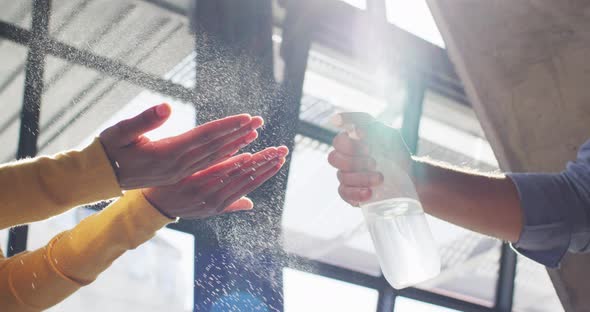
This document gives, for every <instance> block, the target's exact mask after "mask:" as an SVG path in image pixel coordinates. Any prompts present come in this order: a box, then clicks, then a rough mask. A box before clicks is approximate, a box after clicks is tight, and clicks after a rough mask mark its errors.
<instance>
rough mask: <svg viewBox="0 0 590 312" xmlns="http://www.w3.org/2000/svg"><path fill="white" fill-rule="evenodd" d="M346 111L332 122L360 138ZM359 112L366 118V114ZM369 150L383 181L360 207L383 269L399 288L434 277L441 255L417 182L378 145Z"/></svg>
mask: <svg viewBox="0 0 590 312" xmlns="http://www.w3.org/2000/svg"><path fill="white" fill-rule="evenodd" d="M347 114H348V115H349V116H348V117H347V118H346V119H344V118H341V117H340V116H339V115H336V116H335V118H334V119H333V122H334V124H335V125H337V126H339V127H342V128H344V129H346V130H347V132H348V135H349V136H350V137H351V138H353V139H358V137H357V136H356V134H355V132H354V128H355V127H354V125H353V124H344V122H345V121H346V120H354V116H353V117H352V118H351V116H350V114H351V113H347ZM360 114H362V115H359V116H363V118H365V119H364V120H366V114H364V113H360ZM363 118H360V120H363ZM370 151H371V156H372V157H373V158H374V159H375V161H376V163H377V171H379V172H381V173H382V174H383V177H384V182H383V184H381V185H380V186H379V187H374V188H371V190H372V196H371V199H369V200H368V201H366V202H362V203H360V206H361V209H362V211H363V215H364V216H365V222H366V223H367V227H368V229H369V232H370V234H371V239H372V240H373V245H374V246H375V251H376V252H377V258H378V260H379V264H380V266H381V271H382V272H383V275H384V276H385V279H387V281H388V282H389V283H390V284H391V285H392V286H393V287H395V288H396V289H400V288H405V287H408V286H412V285H416V284H418V283H420V282H423V281H426V280H428V279H431V278H433V277H435V276H436V275H438V274H439V272H440V256H439V254H438V250H437V247H436V244H435V242H434V239H433V237H432V233H431V232H430V227H429V226H428V222H427V221H426V216H425V214H424V210H423V209H422V205H421V204H420V201H419V200H418V195H417V194H416V189H415V187H414V184H413V183H412V180H411V179H410V177H409V176H408V175H407V174H406V173H405V172H404V171H403V170H401V169H400V168H398V167H397V166H395V164H394V163H393V162H392V161H391V159H387V157H386V156H385V155H383V154H382V153H380V152H379V147H378V146H370Z"/></svg>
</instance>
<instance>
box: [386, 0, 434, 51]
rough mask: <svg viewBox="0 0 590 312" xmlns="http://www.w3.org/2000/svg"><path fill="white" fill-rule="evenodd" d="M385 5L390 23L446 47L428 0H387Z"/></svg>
mask: <svg viewBox="0 0 590 312" xmlns="http://www.w3.org/2000/svg"><path fill="white" fill-rule="evenodd" d="M385 7H386V10H387V20H388V21H389V22H390V23H392V24H395V25H396V26H398V27H400V28H402V29H404V30H406V31H408V32H410V33H412V34H414V35H416V36H418V37H421V38H422V39H424V40H426V41H429V42H431V43H433V44H436V45H438V46H440V47H443V48H444V46H445V43H444V41H443V39H442V36H441V35H440V32H439V31H438V28H437V27H436V23H435V22H434V18H433V17H432V14H431V13H430V9H429V8H428V4H427V3H426V0H412V1H406V0H385Z"/></svg>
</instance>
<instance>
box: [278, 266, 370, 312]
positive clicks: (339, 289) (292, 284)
mask: <svg viewBox="0 0 590 312" xmlns="http://www.w3.org/2000/svg"><path fill="white" fill-rule="evenodd" d="M283 287H284V290H283V293H284V296H285V298H284V300H285V301H284V304H285V306H284V308H285V312H299V311H307V312H316V311H317V312H325V311H339V312H364V311H366V312H374V311H375V310H376V308H377V298H378V293H377V291H376V290H375V289H369V288H365V287H362V286H358V285H353V284H349V283H345V282H341V281H338V280H334V279H330V278H327V277H323V276H319V275H315V274H311V273H305V272H301V271H297V270H292V269H289V268H285V269H283Z"/></svg>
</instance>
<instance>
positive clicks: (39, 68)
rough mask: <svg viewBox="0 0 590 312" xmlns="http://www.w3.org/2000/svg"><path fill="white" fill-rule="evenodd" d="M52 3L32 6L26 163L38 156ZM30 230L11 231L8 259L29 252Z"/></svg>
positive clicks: (23, 132)
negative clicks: (46, 44)
mask: <svg viewBox="0 0 590 312" xmlns="http://www.w3.org/2000/svg"><path fill="white" fill-rule="evenodd" d="M50 12H51V0H35V1H34V2H33V18H32V34H33V38H35V40H33V41H32V42H31V44H30V45H29V52H28V55H27V63H26V66H25V88H24V94H23V106H22V110H21V115H20V118H21V124H20V134H19V142H18V151H17V155H16V158H17V159H23V158H28V157H35V155H37V138H38V136H39V114H40V112H41V97H42V95H43V74H44V72H45V49H44V46H43V43H42V42H43V41H42V40H40V39H42V38H45V37H47V35H48V33H49V15H50ZM27 236H28V226H27V225H21V226H18V227H14V228H12V229H10V232H9V235H8V251H7V256H8V257H11V256H13V255H15V254H17V253H19V252H22V251H25V250H26V249H27Z"/></svg>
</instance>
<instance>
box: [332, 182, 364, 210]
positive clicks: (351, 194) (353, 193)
mask: <svg viewBox="0 0 590 312" xmlns="http://www.w3.org/2000/svg"><path fill="white" fill-rule="evenodd" d="M338 194H340V197H342V199H344V200H345V201H346V202H348V203H350V204H352V205H353V206H354V205H356V204H357V203H359V202H364V201H367V200H369V199H370V198H371V194H372V192H371V189H369V188H365V187H350V186H345V185H340V187H338Z"/></svg>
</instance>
